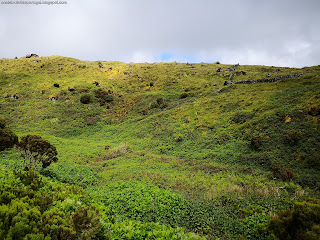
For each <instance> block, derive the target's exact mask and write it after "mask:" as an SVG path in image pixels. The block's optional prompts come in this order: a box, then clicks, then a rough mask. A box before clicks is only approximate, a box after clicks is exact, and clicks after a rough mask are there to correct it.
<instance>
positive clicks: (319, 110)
mask: <svg viewBox="0 0 320 240" xmlns="http://www.w3.org/2000/svg"><path fill="white" fill-rule="evenodd" d="M308 113H309V114H310V115H311V116H319V115H320V105H313V106H311V107H310V109H309V111H308Z"/></svg>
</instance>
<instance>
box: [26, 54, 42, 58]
mask: <svg viewBox="0 0 320 240" xmlns="http://www.w3.org/2000/svg"><path fill="white" fill-rule="evenodd" d="M33 57H39V55H38V54H35V53H31V54H27V55H26V58H33Z"/></svg>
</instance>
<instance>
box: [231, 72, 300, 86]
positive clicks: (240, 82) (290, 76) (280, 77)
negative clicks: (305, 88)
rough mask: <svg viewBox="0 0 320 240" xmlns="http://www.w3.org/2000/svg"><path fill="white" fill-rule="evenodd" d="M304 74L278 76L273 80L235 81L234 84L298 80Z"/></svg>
mask: <svg viewBox="0 0 320 240" xmlns="http://www.w3.org/2000/svg"><path fill="white" fill-rule="evenodd" d="M303 75H304V74H290V75H285V76H279V77H273V78H265V79H257V80H250V79H249V80H242V81H237V82H235V84H253V83H265V82H277V81H280V80H282V79H287V78H298V77H301V76H303Z"/></svg>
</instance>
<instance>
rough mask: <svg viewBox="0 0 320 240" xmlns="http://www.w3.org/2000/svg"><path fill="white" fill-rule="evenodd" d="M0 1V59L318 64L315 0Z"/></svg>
mask: <svg viewBox="0 0 320 240" xmlns="http://www.w3.org/2000/svg"><path fill="white" fill-rule="evenodd" d="M26 1H29V2H30V1H31V0H26ZM3 2H5V0H0V3H2V4H0V58H14V57H15V56H17V57H22V56H24V55H26V54H28V53H36V54H38V55H40V56H51V55H60V56H67V57H74V58H78V59H81V60H92V61H95V60H106V61H107V60H115V61H122V62H160V61H169V62H171V61H178V62H216V61H220V62H221V63H226V64H234V63H240V64H254V65H269V66H272V65H274V66H288V67H304V66H313V65H319V64H320V0H67V4H63V5H58V4H56V5H45V4H42V5H32V4H24V5H22V4H3Z"/></svg>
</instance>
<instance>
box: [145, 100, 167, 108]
mask: <svg viewBox="0 0 320 240" xmlns="http://www.w3.org/2000/svg"><path fill="white" fill-rule="evenodd" d="M167 106H168V105H167V104H166V102H165V101H164V99H163V98H162V97H157V99H156V100H155V101H153V102H151V103H150V107H149V108H150V109H152V108H166V107H167Z"/></svg>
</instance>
